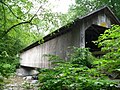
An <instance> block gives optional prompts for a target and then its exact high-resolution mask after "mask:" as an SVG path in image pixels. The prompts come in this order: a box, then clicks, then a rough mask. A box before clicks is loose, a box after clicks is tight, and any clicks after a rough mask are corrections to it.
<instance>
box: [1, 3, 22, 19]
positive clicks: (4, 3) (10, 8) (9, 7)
mask: <svg viewBox="0 0 120 90" xmlns="http://www.w3.org/2000/svg"><path fill="white" fill-rule="evenodd" d="M0 3H2V4H3V5H5V6H6V7H7V8H8V9H9V10H10V12H11V13H12V14H13V15H14V16H15V17H16V18H17V19H20V20H22V18H20V17H18V16H17V15H15V13H14V12H13V11H12V9H11V8H10V7H9V6H8V5H7V4H6V3H4V2H2V1H0Z"/></svg>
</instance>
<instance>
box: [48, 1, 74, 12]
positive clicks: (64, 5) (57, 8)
mask: <svg viewBox="0 0 120 90" xmlns="http://www.w3.org/2000/svg"><path fill="white" fill-rule="evenodd" d="M49 1H50V2H51V3H52V5H53V6H54V8H53V9H52V11H53V12H62V13H66V12H67V11H68V9H69V5H72V4H74V3H75V0H49Z"/></svg>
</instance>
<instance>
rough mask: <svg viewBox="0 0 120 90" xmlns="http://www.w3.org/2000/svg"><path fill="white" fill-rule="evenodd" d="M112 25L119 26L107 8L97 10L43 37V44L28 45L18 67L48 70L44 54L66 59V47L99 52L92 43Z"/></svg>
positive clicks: (22, 51)
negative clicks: (86, 48)
mask: <svg viewBox="0 0 120 90" xmlns="http://www.w3.org/2000/svg"><path fill="white" fill-rule="evenodd" d="M112 24H120V22H119V20H118V19H117V18H116V16H115V15H114V14H113V12H112V11H111V10H110V9H109V8H108V7H103V8H101V9H98V10H96V11H94V12H92V13H90V14H88V15H86V16H84V17H80V18H77V19H76V20H75V21H74V23H72V24H70V25H69V27H68V26H63V27H61V28H60V29H59V30H56V31H55V32H54V33H55V34H53V35H51V34H49V35H47V36H45V37H44V38H43V39H44V43H43V44H40V43H39V41H36V42H35V43H33V44H31V45H29V46H28V47H26V48H24V49H23V50H21V52H20V58H21V60H20V65H21V66H24V67H36V68H49V67H50V62H49V61H48V60H47V58H46V57H44V54H54V55H59V56H60V57H61V58H64V59H67V53H68V52H69V50H68V47H71V46H75V47H81V48H85V47H88V48H90V51H91V52H95V51H99V48H97V46H95V45H94V44H93V43H92V41H93V40H97V39H98V36H99V35H100V34H101V33H104V31H105V29H106V28H110V27H111V25H112Z"/></svg>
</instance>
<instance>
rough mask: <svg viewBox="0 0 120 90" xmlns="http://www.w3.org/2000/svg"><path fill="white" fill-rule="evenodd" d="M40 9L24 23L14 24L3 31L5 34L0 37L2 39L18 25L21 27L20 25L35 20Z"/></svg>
mask: <svg viewBox="0 0 120 90" xmlns="http://www.w3.org/2000/svg"><path fill="white" fill-rule="evenodd" d="M40 8H41V6H40V7H39V8H38V10H37V11H36V13H35V14H34V15H33V16H32V17H31V19H30V20H28V21H24V22H20V23H18V24H15V25H13V26H11V27H10V28H8V29H7V30H5V32H4V34H3V36H2V37H4V36H5V35H6V34H8V33H9V32H10V31H11V30H12V29H13V28H15V27H17V26H19V25H22V24H31V22H32V20H33V19H34V18H35V16H37V13H38V12H39V10H40Z"/></svg>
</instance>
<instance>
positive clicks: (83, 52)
mask: <svg viewBox="0 0 120 90" xmlns="http://www.w3.org/2000/svg"><path fill="white" fill-rule="evenodd" d="M70 57H71V58H70V60H68V61H66V62H65V60H64V63H58V64H57V66H56V67H54V68H52V69H49V70H48V69H43V70H41V71H40V74H39V82H40V89H39V90H57V89H58V90H102V89H105V90H111V89H112V88H115V85H116V83H115V82H113V81H111V80H109V79H108V78H107V76H106V75H105V74H102V73H101V71H100V70H99V68H98V66H100V65H99V64H98V63H96V62H97V60H98V59H96V60H95V58H94V57H93V56H92V55H91V53H90V52H89V51H88V49H84V48H74V52H73V54H71V55H70ZM50 59H51V57H50ZM52 59H53V61H55V60H57V58H52ZM59 60H60V59H59V58H58V61H59ZM72 60H73V61H72ZM94 61H96V62H94ZM77 62H78V63H77ZM89 65H90V68H89ZM91 66H93V67H91ZM101 67H102V66H101ZM113 90H114V89H113Z"/></svg>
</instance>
